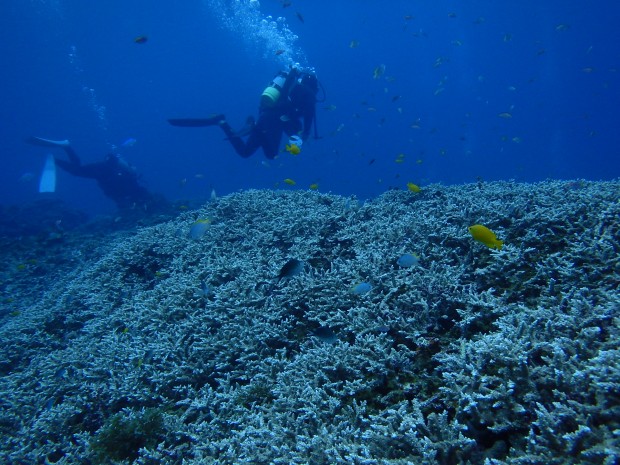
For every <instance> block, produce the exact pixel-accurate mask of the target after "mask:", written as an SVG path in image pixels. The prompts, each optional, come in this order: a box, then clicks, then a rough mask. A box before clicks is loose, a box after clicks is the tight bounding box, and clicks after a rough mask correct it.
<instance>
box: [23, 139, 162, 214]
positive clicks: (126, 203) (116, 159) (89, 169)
mask: <svg viewBox="0 0 620 465" xmlns="http://www.w3.org/2000/svg"><path fill="white" fill-rule="evenodd" d="M26 141H27V142H28V143H30V144H33V145H40V146H44V147H60V148H62V149H63V150H64V151H65V153H66V154H67V156H68V157H69V160H63V159H60V158H57V157H54V161H55V162H56V165H57V166H59V167H60V168H61V169H63V170H64V171H66V172H67V173H69V174H72V175H73V176H78V177H82V178H91V179H94V180H96V181H97V184H98V185H99V187H100V188H101V190H102V191H103V193H104V195H105V196H106V197H109V198H110V199H112V200H113V201H114V202H115V203H116V205H117V206H118V208H119V209H121V210H124V209H143V210H147V209H150V208H152V207H153V206H155V205H154V203H155V202H158V203H161V202H162V200H163V199H159V198H157V197H156V196H154V195H153V194H151V193H150V192H149V191H148V190H147V189H146V188H145V187H143V186H142V185H140V183H139V176H138V174H137V173H136V171H135V169H134V168H133V167H132V166H130V165H129V164H128V163H127V162H126V161H125V160H124V159H123V158H121V156H120V155H117V154H109V155H107V156H106V158H105V160H104V161H102V162H98V163H89V164H87V165H82V162H81V160H80V158H79V157H78V155H77V154H76V153H75V151H74V150H73V148H72V147H71V145H70V143H69V141H68V140H63V141H54V140H49V139H42V138H40V137H30V138H29V139H27V140H26Z"/></svg>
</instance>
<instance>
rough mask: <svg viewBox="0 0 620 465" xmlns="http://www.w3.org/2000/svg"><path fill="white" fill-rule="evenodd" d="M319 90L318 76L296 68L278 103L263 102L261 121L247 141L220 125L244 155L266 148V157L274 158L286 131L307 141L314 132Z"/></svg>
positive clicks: (290, 74)
mask: <svg viewBox="0 0 620 465" xmlns="http://www.w3.org/2000/svg"><path fill="white" fill-rule="evenodd" d="M317 91H318V81H317V80H316V77H315V76H313V75H310V74H307V73H300V72H298V71H297V70H294V69H293V70H291V71H290V72H289V73H288V75H287V78H286V82H285V84H284V86H283V87H282V90H281V91H280V97H279V98H278V101H277V102H276V103H275V105H273V106H262V105H261V107H260V109H259V116H258V120H257V121H256V123H254V125H253V126H252V128H251V130H250V134H249V137H248V139H247V141H245V142H244V141H243V139H242V138H241V137H240V135H239V134H238V133H236V132H235V131H233V130H232V128H231V127H230V125H229V124H228V123H227V122H225V121H222V122H220V127H221V128H222V129H223V131H224V133H225V134H226V136H227V137H228V140H230V143H231V144H232V146H233V147H234V149H235V151H236V152H237V153H238V154H239V155H241V156H242V157H249V156H250V155H252V154H254V152H256V150H258V148H259V147H262V148H263V152H264V153H265V156H266V157H267V158H269V159H273V158H275V157H276V155H278V150H279V149H280V141H281V139H282V133H286V134H287V135H289V136H292V135H295V134H298V135H300V136H301V138H302V139H303V140H306V139H307V138H308V136H309V135H310V130H311V128H312V124H313V123H314V119H315V115H316V109H315V105H316V94H317Z"/></svg>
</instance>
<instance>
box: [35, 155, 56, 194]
mask: <svg viewBox="0 0 620 465" xmlns="http://www.w3.org/2000/svg"><path fill="white" fill-rule="evenodd" d="M39 192H56V163H55V161H54V155H52V154H51V153H48V154H47V157H46V158H45V165H43V172H42V173H41V180H40V181H39Z"/></svg>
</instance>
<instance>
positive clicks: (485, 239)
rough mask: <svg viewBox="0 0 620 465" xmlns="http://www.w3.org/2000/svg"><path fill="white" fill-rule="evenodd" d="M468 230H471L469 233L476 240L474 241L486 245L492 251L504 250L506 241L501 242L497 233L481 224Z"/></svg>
mask: <svg viewBox="0 0 620 465" xmlns="http://www.w3.org/2000/svg"><path fill="white" fill-rule="evenodd" d="M467 229H469V233H470V234H471V236H472V237H473V238H474V240H476V241H478V242H482V243H483V244H484V245H486V246H487V247H490V248H491V249H497V250H502V246H503V245H504V241H500V240H499V239H498V238H497V236H496V235H495V233H494V232H493V231H491V230H490V229H489V228H487V227H486V226H482V225H481V224H474V225H473V226H470V227H469V228H467Z"/></svg>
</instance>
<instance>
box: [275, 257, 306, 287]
mask: <svg viewBox="0 0 620 465" xmlns="http://www.w3.org/2000/svg"><path fill="white" fill-rule="evenodd" d="M303 270H304V262H302V261H301V260H297V259H296V258H291V259H290V260H289V261H288V262H286V263H285V264H284V266H283V267H282V269H281V270H280V274H278V282H280V280H281V279H282V278H292V277H293V276H297V275H298V274H300V273H301V272H302V271H303Z"/></svg>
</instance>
